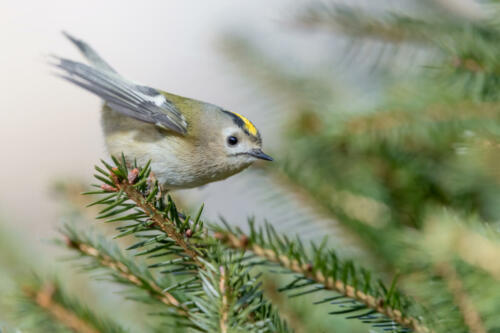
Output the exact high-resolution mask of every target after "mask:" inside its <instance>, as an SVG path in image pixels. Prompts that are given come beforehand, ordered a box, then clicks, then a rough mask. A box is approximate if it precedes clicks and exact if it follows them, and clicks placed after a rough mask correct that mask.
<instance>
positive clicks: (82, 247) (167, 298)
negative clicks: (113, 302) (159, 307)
mask: <svg viewBox="0 0 500 333" xmlns="http://www.w3.org/2000/svg"><path fill="white" fill-rule="evenodd" d="M66 244H67V245H68V247H69V248H71V249H74V250H76V251H78V252H80V253H81V254H83V255H86V256H89V257H93V258H95V259H96V260H97V261H98V262H99V264H100V265H102V266H104V267H107V268H109V269H111V270H113V271H115V272H116V273H118V275H120V276H121V277H122V278H124V279H125V280H127V281H129V282H130V283H131V284H133V285H135V286H136V287H139V288H143V289H146V290H148V291H149V293H150V294H151V296H153V297H154V298H156V299H157V300H159V301H160V302H162V303H164V304H165V305H168V306H173V307H175V308H177V309H178V310H179V311H180V312H181V313H182V314H185V313H186V312H187V309H185V308H183V307H182V305H181V303H180V302H179V301H178V300H177V299H176V298H175V297H174V296H173V295H172V294H170V293H168V292H167V291H164V290H162V288H160V287H159V286H158V285H157V284H156V283H155V282H154V281H149V280H146V279H144V278H143V277H139V276H137V275H135V274H133V273H132V272H131V270H130V269H129V268H128V267H127V266H126V265H125V264H124V263H123V262H120V261H117V260H114V259H113V258H111V257H110V256H108V255H106V254H104V253H102V252H101V251H99V250H98V249H96V248H95V247H92V246H90V245H88V244H85V243H82V242H79V241H77V240H72V239H70V238H69V237H67V238H66Z"/></svg>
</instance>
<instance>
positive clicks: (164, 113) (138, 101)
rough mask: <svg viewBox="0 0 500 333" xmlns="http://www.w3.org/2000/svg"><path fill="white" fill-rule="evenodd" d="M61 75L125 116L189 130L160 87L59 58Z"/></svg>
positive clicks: (56, 64) (173, 128)
mask: <svg viewBox="0 0 500 333" xmlns="http://www.w3.org/2000/svg"><path fill="white" fill-rule="evenodd" d="M56 60H57V61H56V63H54V64H53V65H54V66H55V67H56V68H59V69H61V70H62V71H63V74H60V75H59V76H60V77H62V78H63V79H66V80H68V81H69V82H72V83H74V84H76V85H77V86H80V87H82V88H84V89H86V90H88V91H90V92H92V93H94V94H96V95H97V96H99V97H101V98H102V99H103V100H104V101H106V103H107V104H108V105H109V107H111V109H113V110H115V111H117V112H120V113H122V114H123V115H125V116H128V117H132V118H135V119H137V120H141V121H144V122H147V123H151V124H155V125H157V126H159V127H161V128H164V129H169V130H172V131H174V132H177V133H179V134H186V133H187V122H186V119H185V117H184V116H183V115H182V113H181V112H180V111H179V110H178V109H177V107H176V106H175V105H174V104H173V103H172V102H171V101H169V100H168V99H167V98H166V97H165V96H164V95H163V94H161V93H160V92H159V91H158V90H156V89H154V88H150V87H146V86H141V85H137V84H134V83H131V82H128V81H126V80H125V79H123V78H122V77H121V76H119V75H118V74H116V73H115V72H111V71H106V70H101V69H98V68H94V67H91V66H88V65H85V64H82V63H79V62H76V61H72V60H69V59H64V58H56Z"/></svg>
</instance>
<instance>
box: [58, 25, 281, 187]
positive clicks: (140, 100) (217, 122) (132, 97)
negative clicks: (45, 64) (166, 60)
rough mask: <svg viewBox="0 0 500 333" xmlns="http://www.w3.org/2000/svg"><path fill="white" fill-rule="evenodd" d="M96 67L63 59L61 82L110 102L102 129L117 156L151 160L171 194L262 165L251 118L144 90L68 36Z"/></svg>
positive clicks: (60, 67) (162, 92)
mask: <svg viewBox="0 0 500 333" xmlns="http://www.w3.org/2000/svg"><path fill="white" fill-rule="evenodd" d="M66 36H67V37H68V38H69V39H70V40H71V41H72V42H73V43H74V44H75V45H76V46H77V47H78V49H79V50H80V51H81V52H82V53H83V55H84V56H85V57H86V58H87V60H89V61H90V63H91V65H92V66H88V65H85V64H82V63H79V62H75V61H71V60H68V59H64V58H57V63H56V64H55V66H56V67H57V68H59V69H61V70H62V72H63V74H61V75H60V76H61V77H62V78H64V79H66V80H68V81H70V82H72V83H74V84H76V85H78V86H80V87H82V88H84V89H86V90H88V91H90V92H92V93H94V94H96V95H98V96H99V97H101V98H102V99H103V100H104V105H103V108H102V117H101V123H102V127H103V131H104V136H105V141H106V146H107V148H108V151H109V153H110V154H112V155H120V154H122V153H123V154H124V155H125V156H126V158H128V159H129V160H130V161H132V160H137V162H138V163H140V164H144V163H146V162H147V161H149V160H151V161H152V163H151V167H152V170H153V172H154V174H155V176H156V178H157V179H158V180H159V181H160V183H161V184H162V185H163V188H166V189H175V188H190V187H196V186H200V185H204V184H206V183H209V182H213V181H217V180H222V179H225V178H227V177H229V176H231V175H234V174H235V173H238V172H240V171H242V170H243V169H245V168H247V167H248V166H249V165H251V164H252V163H253V162H254V161H255V160H256V159H264V160H272V159H271V158H270V157H269V156H268V155H266V154H264V153H263V152H262V140H261V137H260V133H259V132H258V131H257V129H256V128H255V126H254V125H253V124H252V123H251V122H250V121H249V120H248V119H246V118H245V117H243V116H241V115H239V114H237V113H233V112H229V111H226V110H224V109H222V108H220V107H218V106H216V105H213V104H209V103H205V102H201V101H197V100H194V99H190V98H186V97H182V96H177V95H174V94H170V93H167V92H164V91H160V90H157V89H154V88H150V87H146V86H142V85H138V84H136V83H133V82H131V81H128V80H126V79H124V78H123V77H121V76H120V75H119V74H118V73H117V72H116V71H115V70H114V69H113V68H112V67H111V66H109V65H108V64H107V63H106V62H105V61H104V60H103V59H102V58H101V57H100V56H99V55H98V54H97V53H96V52H95V51H94V50H93V49H92V48H91V47H90V46H89V45H88V44H86V43H84V42H83V41H81V40H77V39H76V38H74V37H72V36H70V35H68V34H66Z"/></svg>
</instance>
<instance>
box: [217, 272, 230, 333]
mask: <svg viewBox="0 0 500 333" xmlns="http://www.w3.org/2000/svg"><path fill="white" fill-rule="evenodd" d="M219 272H220V277H219V290H220V292H221V295H222V304H221V305H222V308H221V316H220V323H219V326H220V330H221V333H227V319H228V316H229V314H228V312H229V308H228V307H229V304H228V300H227V290H226V288H227V286H226V284H227V281H226V270H225V269H224V266H220V268H219Z"/></svg>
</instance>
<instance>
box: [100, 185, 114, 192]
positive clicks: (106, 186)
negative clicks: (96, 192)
mask: <svg viewBox="0 0 500 333" xmlns="http://www.w3.org/2000/svg"><path fill="white" fill-rule="evenodd" d="M101 188H102V189H103V190H104V191H106V192H118V189H117V188H116V187H113V186H111V185H108V184H102V185H101Z"/></svg>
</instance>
